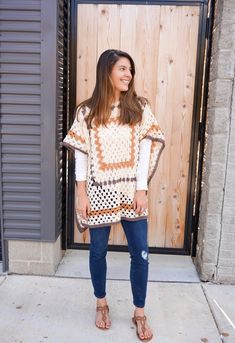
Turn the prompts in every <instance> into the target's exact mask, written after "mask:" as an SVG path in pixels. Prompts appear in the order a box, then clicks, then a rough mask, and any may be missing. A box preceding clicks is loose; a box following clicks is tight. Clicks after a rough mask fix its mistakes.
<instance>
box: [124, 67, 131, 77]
mask: <svg viewBox="0 0 235 343" xmlns="http://www.w3.org/2000/svg"><path fill="white" fill-rule="evenodd" d="M125 74H126V76H128V77H130V78H132V75H131V71H130V70H128V69H126V73H125Z"/></svg>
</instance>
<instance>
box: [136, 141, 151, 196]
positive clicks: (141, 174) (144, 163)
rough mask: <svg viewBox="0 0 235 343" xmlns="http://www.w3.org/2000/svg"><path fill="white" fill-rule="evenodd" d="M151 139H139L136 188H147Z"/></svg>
mask: <svg viewBox="0 0 235 343" xmlns="http://www.w3.org/2000/svg"><path fill="white" fill-rule="evenodd" d="M151 144H152V141H151V140H150V139H147V138H144V139H142V140H141V141H140V151H139V161H138V166H137V174H136V178H137V181H136V190H148V185H147V181H148V169H149V159H150V150H151Z"/></svg>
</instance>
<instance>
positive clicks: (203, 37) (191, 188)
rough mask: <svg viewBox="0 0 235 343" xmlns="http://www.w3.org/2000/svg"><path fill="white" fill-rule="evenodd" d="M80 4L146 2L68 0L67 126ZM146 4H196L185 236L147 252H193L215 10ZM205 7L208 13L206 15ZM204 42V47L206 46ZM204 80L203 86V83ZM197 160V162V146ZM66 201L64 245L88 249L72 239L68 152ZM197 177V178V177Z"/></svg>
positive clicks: (209, 4)
mask: <svg viewBox="0 0 235 343" xmlns="http://www.w3.org/2000/svg"><path fill="white" fill-rule="evenodd" d="M79 4H135V5H136V4H145V5H146V1H138V0H136V1H131V0H130V1H105V0H103V1H79V0H71V7H70V57H69V65H70V72H69V113H70V118H69V119H68V122H67V125H68V127H67V129H68V128H69V127H70V126H71V124H72V122H73V112H74V108H75V106H76V71H77V70H76V51H77V5H79ZM147 4H148V5H150V6H151V5H177V6H183V5H184V6H186V5H187V6H190V5H191V6H195V5H197V6H199V7H200V14H199V29H198V44H197V47H198V48H197V57H196V74H195V75H196V77H195V90H194V105H193V118H192V132H191V143H190V144H191V149H190V158H189V174H188V175H189V177H188V185H187V190H188V193H187V201H186V204H187V207H186V216H185V235H184V246H183V248H162V247H156V248H155V247H151V248H149V251H150V253H163V254H177V255H190V254H191V255H192V256H195V253H196V243H197V228H198V217H199V203H200V192H201V176H202V159H203V147H204V132H205V121H206V104H207V88H208V75H209V61H210V46H211V35H212V30H211V27H212V22H213V13H214V1H213V0H212V1H210V0H180V1H178V0H170V1H165V0H162V1H148V2H147ZM208 8H209V9H210V10H209V15H208ZM206 41H207V42H208V43H207V49H206ZM205 54H206V64H205V65H204V57H205ZM203 79H204V89H202V83H203ZM201 105H202V111H203V112H202V121H200V108H201ZM199 141H200V149H199V161H198V164H197V154H198V146H199V144H198V143H199ZM67 166H68V168H67V169H68V175H67V191H66V194H67V202H66V208H67V210H66V217H67V218H66V219H67V220H66V222H67V227H66V232H67V235H65V236H67V242H66V243H67V244H66V245H67V247H68V248H70V249H88V247H89V244H81V243H75V242H74V182H75V176H74V167H75V166H74V158H73V154H72V153H71V152H70V151H68V153H67ZM196 176H197V178H196ZM109 250H112V251H128V248H127V246H121V245H115V246H113V245H112V246H109Z"/></svg>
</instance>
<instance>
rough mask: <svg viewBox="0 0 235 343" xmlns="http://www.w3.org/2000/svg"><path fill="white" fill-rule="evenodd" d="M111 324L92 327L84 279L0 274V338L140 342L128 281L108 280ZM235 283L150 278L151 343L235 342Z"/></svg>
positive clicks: (11, 342)
mask: <svg viewBox="0 0 235 343" xmlns="http://www.w3.org/2000/svg"><path fill="white" fill-rule="evenodd" d="M107 291H108V300H109V305H110V313H111V319H112V328H111V329H110V330H108V331H102V330H98V329H96V327H95V325H94V316H95V300H94V298H93V296H92V287H91V282H90V280H89V279H80V278H71V277H66V278H65V277H58V276H53V277H44V276H28V275H5V276H1V277H0V332H1V334H0V342H1V343H41V342H46V343H65V342H66V343H80V342H83V343H85V342H86V343H97V342H101V343H106V342H109V343H110V341H112V343H119V342H120V343H125V342H128V343H132V342H139V340H138V339H137V338H136V333H135V328H134V326H133V324H132V322H131V316H132V312H133V307H132V304H131V291H130V285H129V282H128V281H125V280H122V281H120V280H108V281H107ZM234 303H235V286H227V285H214V284H202V283H200V282H199V283H177V282H149V284H148V300H147V304H146V314H147V316H148V318H149V323H150V325H151V327H152V328H153V331H154V338H153V339H152V341H151V342H153V343H155V342H158V343H178V342H179V343H199V342H204V343H205V342H208V343H220V342H226V343H234V342H235V326H234V323H235V308H234Z"/></svg>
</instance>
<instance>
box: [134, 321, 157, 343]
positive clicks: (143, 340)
mask: <svg viewBox="0 0 235 343" xmlns="http://www.w3.org/2000/svg"><path fill="white" fill-rule="evenodd" d="M146 320H147V317H146V316H134V317H133V318H132V322H133V323H134V324H135V326H136V334H137V336H138V338H139V339H140V340H141V341H142V342H149V341H150V340H151V339H152V338H153V334H152V335H151V336H150V337H148V338H141V337H140V334H139V332H138V324H137V322H140V325H141V329H142V331H143V333H145V331H146V327H145V324H146Z"/></svg>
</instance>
